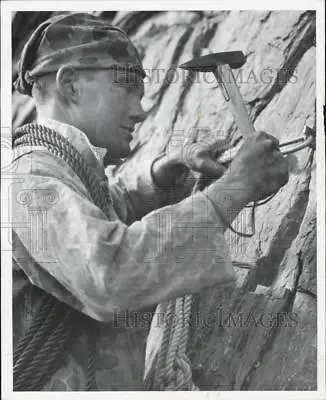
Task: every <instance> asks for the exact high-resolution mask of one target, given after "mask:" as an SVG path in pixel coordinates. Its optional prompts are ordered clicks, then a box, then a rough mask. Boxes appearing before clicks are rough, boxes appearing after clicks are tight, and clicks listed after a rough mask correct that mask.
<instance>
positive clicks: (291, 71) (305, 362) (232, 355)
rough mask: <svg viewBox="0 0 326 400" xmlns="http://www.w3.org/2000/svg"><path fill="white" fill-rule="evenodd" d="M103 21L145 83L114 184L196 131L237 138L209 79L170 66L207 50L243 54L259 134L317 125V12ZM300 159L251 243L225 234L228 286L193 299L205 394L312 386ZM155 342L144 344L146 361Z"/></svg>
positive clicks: (305, 195)
mask: <svg viewBox="0 0 326 400" xmlns="http://www.w3.org/2000/svg"><path fill="white" fill-rule="evenodd" d="M105 14H106V15H104V16H105V17H107V18H108V19H109V20H113V24H119V25H120V26H121V27H122V28H124V29H126V30H127V32H128V33H129V34H130V35H131V37H132V39H133V40H134V42H135V43H136V45H137V46H138V48H139V50H140V53H141V56H142V58H143V64H144V67H145V69H146V70H147V74H148V77H147V78H146V84H145V98H144V101H143V105H144V108H145V110H146V111H147V119H146V120H145V122H144V123H143V124H141V126H139V127H138V129H137V131H136V132H135V135H134V141H133V145H134V150H133V152H132V156H131V158H130V159H129V160H128V161H126V162H124V163H123V164H122V165H121V166H120V167H115V168H109V169H108V174H110V175H111V176H117V175H119V176H121V177H123V178H124V179H128V175H129V174H133V173H135V171H140V168H141V161H142V160H144V159H146V158H147V159H148V158H153V157H155V156H156V155H157V154H159V153H160V152H161V151H164V150H166V151H168V150H169V148H170V146H177V145H180V143H181V142H182V140H183V139H184V138H185V137H187V136H189V135H190V134H192V133H193V131H194V129H195V130H196V131H197V132H198V140H205V139H206V138H208V137H209V136H210V135H213V136H217V135H222V136H224V137H226V138H228V139H230V140H231V139H232V138H235V137H236V136H237V135H238V134H239V131H238V130H237V128H236V126H235V124H234V122H233V118H232V115H231V114H230V112H229V111H228V109H227V105H226V103H225V101H224V99H223V96H222V95H221V93H220V91H219V89H217V88H216V84H215V83H214V80H213V75H212V76H211V75H209V74H205V75H204V74H201V75H200V74H195V73H188V72H184V71H182V70H180V69H177V66H178V65H180V64H182V63H183V62H186V61H188V60H190V59H192V58H194V57H196V56H200V55H202V54H203V49H205V48H209V49H210V50H211V51H212V52H218V51H233V50H241V51H243V52H244V54H245V55H246V57H247V62H246V64H245V65H244V66H243V67H242V68H241V69H238V70H235V76H236V81H237V83H238V85H239V88H240V91H241V93H242V95H243V97H244V99H245V101H246V104H247V108H248V110H249V112H250V115H251V117H252V120H253V121H254V126H255V128H256V129H257V130H258V129H261V130H264V131H266V132H269V133H271V134H273V135H275V136H276V137H277V138H278V139H279V140H280V142H283V141H287V140H290V139H293V138H295V137H298V136H299V135H300V134H301V132H302V129H303V127H304V125H305V124H307V125H310V126H311V127H314V126H315V90H316V88H315V81H316V77H315V62H316V61H315V58H316V51H315V13H314V12H312V11H262V12H260V11H259V12H258V11H239V12H238V11H219V12H160V13H155V12H137V13H129V12H128V13H119V12H118V13H116V14H114V13H105ZM42 17H43V16H42ZM15 18H17V16H16V17H15ZM14 22H15V21H14ZM34 22H35V21H34ZM34 22H33V23H34ZM37 22H39V21H37ZM32 25H33V24H32ZM14 26H15V25H14ZM33 28H34V26H33ZM15 37H16V36H15ZM206 51H207V50H206ZM208 51H209V50H208ZM18 53H19V46H18V45H17V46H16V52H15V54H16V55H15V57H16V58H17V55H18ZM33 110H34V106H33V103H32V101H31V100H29V99H27V98H26V99H25V98H22V97H21V96H20V95H18V94H16V93H14V95H13V123H14V126H18V125H20V124H22V123H23V122H26V121H28V120H31V119H33V117H34V111H33ZM308 156H309V151H308V150H303V151H301V152H299V153H297V154H296V158H297V165H296V168H295V171H296V172H295V173H293V174H292V175H291V176H290V180H289V183H288V184H287V185H286V186H285V187H283V188H282V189H281V190H280V191H279V193H278V194H277V195H276V196H275V197H274V198H273V199H272V200H271V201H269V202H268V203H267V204H266V205H262V206H260V207H259V208H258V209H257V213H256V233H255V235H254V236H253V237H252V238H249V239H246V238H242V237H241V238H239V237H237V236H236V235H234V234H233V233H231V232H227V238H228V241H229V243H230V251H231V256H232V260H233V261H234V268H235V269H236V271H237V277H238V279H237V283H236V288H232V290H230V288H223V287H221V286H219V287H216V288H214V287H212V288H209V289H207V290H204V291H203V292H201V293H198V294H196V295H195V297H194V306H193V314H194V315H195V314H196V315H199V316H200V318H199V319H198V320H196V323H190V325H191V334H190V341H189V345H188V355H189V357H190V359H191V361H192V365H193V377H194V381H195V383H196V384H197V385H198V386H199V388H200V389H201V390H316V388H317V376H316V375H317V372H316V371H317V344H316V337H317V321H316V320H317V311H316V295H317V289H316V172H315V163H313V164H312V167H311V168H308V169H307V168H305V164H306V162H307V159H308ZM248 215H249V213H248V212H247V211H244V212H242V213H241V214H240V215H239V217H238V218H237V220H236V221H235V223H234V226H235V227H236V228H237V229H238V230H242V231H248V230H249V229H250V224H249V220H248ZM159 344H160V342H159V340H157V341H155V343H154V342H150V343H149V346H150V347H151V349H152V351H154V353H155V351H156V350H157V348H158V346H159Z"/></svg>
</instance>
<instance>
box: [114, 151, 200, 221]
mask: <svg viewBox="0 0 326 400" xmlns="http://www.w3.org/2000/svg"><path fill="white" fill-rule="evenodd" d="M152 162H153V160H147V159H146V160H144V161H143V162H142V165H141V167H140V166H138V168H137V170H138V171H142V173H141V174H140V173H139V172H138V173H137V174H130V173H129V174H128V175H126V174H122V175H119V176H117V177H115V178H110V193H111V197H112V200H113V203H114V208H115V211H116V212H117V214H118V215H119V218H120V219H121V220H122V221H124V222H125V223H127V224H130V223H132V222H134V221H136V220H139V219H141V218H142V217H143V216H144V215H146V214H147V213H149V212H150V211H153V210H155V209H157V208H160V207H163V206H166V205H169V204H174V203H176V202H178V201H180V200H182V199H183V198H185V197H186V196H188V195H189V194H190V193H191V188H192V185H193V184H194V182H193V181H192V180H191V178H190V177H188V175H187V174H185V177H184V179H182V182H181V184H180V182H179V185H178V186H177V187H174V186H171V187H170V188H164V189H162V188H159V187H158V186H156V184H155V183H154V182H153V179H152V177H151V172H150V171H151V165H152Z"/></svg>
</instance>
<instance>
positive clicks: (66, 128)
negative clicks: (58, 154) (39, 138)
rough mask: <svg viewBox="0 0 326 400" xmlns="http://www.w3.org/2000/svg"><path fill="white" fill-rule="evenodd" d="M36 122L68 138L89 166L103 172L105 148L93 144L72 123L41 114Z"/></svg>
mask: <svg viewBox="0 0 326 400" xmlns="http://www.w3.org/2000/svg"><path fill="white" fill-rule="evenodd" d="M37 123H38V124H40V125H44V126H46V127H48V128H51V129H54V130H55V131H56V132H58V133H59V134H60V135H62V136H63V137H64V138H66V139H67V140H69V142H70V143H71V144H72V145H73V146H74V147H75V148H76V150H78V151H79V153H80V154H81V155H82V156H83V158H84V159H85V161H86V162H87V164H88V165H89V167H91V168H93V169H95V170H97V171H98V172H101V173H103V172H104V164H103V159H104V156H105V154H106V149H102V148H100V147H95V146H93V145H92V144H91V142H90V141H89V139H88V137H87V136H86V134H85V133H84V132H83V131H81V130H80V129H78V128H76V127H75V126H73V125H69V124H65V123H63V122H59V121H57V120H54V119H50V118H46V117H41V116H40V117H38V118H37Z"/></svg>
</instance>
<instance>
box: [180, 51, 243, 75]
mask: <svg viewBox="0 0 326 400" xmlns="http://www.w3.org/2000/svg"><path fill="white" fill-rule="evenodd" d="M245 62H246V57H245V55H244V54H243V52H242V51H225V52H222V53H212V54H207V55H205V56H201V57H197V58H193V59H192V60H190V61H188V62H186V63H184V64H181V65H179V68H182V69H188V70H192V71H203V72H210V71H211V72H213V71H215V70H216V67H217V66H218V65H220V64H228V65H229V66H230V68H232V69H234V68H240V67H242V65H243V64H244V63H245Z"/></svg>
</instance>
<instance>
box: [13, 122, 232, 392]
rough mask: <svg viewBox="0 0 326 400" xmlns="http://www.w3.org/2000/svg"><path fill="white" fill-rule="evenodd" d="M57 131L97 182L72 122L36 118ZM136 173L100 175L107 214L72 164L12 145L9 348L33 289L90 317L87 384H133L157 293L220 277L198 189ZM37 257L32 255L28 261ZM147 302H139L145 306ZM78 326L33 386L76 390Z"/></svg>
mask: <svg viewBox="0 0 326 400" xmlns="http://www.w3.org/2000/svg"><path fill="white" fill-rule="evenodd" d="M39 122H40V123H42V124H43V125H47V126H49V127H50V128H53V129H55V130H56V131H57V132H59V133H60V134H61V135H63V136H64V137H66V138H67V139H68V140H69V141H70V142H71V143H72V144H73V145H74V146H75V148H76V149H77V150H78V151H79V152H80V153H81V154H82V156H83V157H84V159H85V160H86V162H87V163H88V166H89V167H90V168H91V169H92V170H93V172H94V173H96V174H97V176H99V177H100V178H101V180H102V183H103V184H104V185H107V184H108V180H107V177H106V175H105V171H104V167H103V164H102V163H101V157H99V156H98V154H97V153H96V151H95V150H94V148H92V146H91V145H90V143H89V141H88V139H87V137H86V135H85V134H84V133H83V132H81V131H80V130H79V129H77V128H75V127H73V126H70V125H66V124H62V123H59V122H57V121H54V120H44V119H43V120H42V121H39ZM151 161H152V160H144V166H143V171H144V173H143V174H142V175H141V176H136V175H135V176H130V177H129V178H130V179H128V184H127V185H124V184H123V182H122V181H121V180H120V179H117V180H116V181H115V182H110V185H109V191H110V196H111V206H112V212H111V215H112V217H111V218H110V219H108V218H107V217H106V216H105V215H104V214H103V212H102V211H101V210H100V209H99V208H98V207H96V206H95V205H94V203H93V202H92V200H91V198H90V195H89V193H88V191H87V190H86V188H85V187H84V185H83V184H82V182H81V180H80V179H79V178H78V176H77V175H76V174H75V172H74V171H73V170H72V169H71V168H70V167H69V166H68V165H67V164H66V163H65V162H64V161H63V160H61V159H60V158H58V157H56V156H54V155H52V154H50V153H49V152H48V151H47V150H46V149H45V148H42V147H32V148H30V147H29V148H27V147H25V148H19V147H18V148H17V154H15V163H16V175H15V179H14V181H13V189H12V196H13V197H12V199H13V202H12V207H13V211H12V214H13V223H14V226H15V232H16V234H17V236H18V238H19V240H20V242H21V243H22V246H20V247H19V248H15V247H14V246H13V257H14V258H16V259H20V260H23V262H21V263H20V265H22V266H23V267H20V268H17V267H15V264H13V313H14V314H13V345H14V349H15V346H16V345H17V342H18V340H19V338H21V337H22V335H23V334H24V332H25V331H26V329H27V327H28V326H29V324H30V321H31V320H32V319H33V318H34V317H35V315H36V314H37V312H38V310H39V307H40V296H39V289H38V288H41V289H43V290H45V291H47V292H48V293H50V294H52V295H53V296H55V297H56V298H58V299H59V300H61V301H63V302H65V303H66V304H68V305H70V306H71V307H73V308H75V309H77V310H79V311H81V312H82V313H84V314H86V315H88V316H89V317H91V318H92V319H94V320H97V321H100V322H99V323H98V332H97V334H98V340H97V342H96V354H95V370H96V374H95V376H96V384H97V390H142V380H143V373H144V364H145V347H146V337H147V334H148V331H149V327H150V319H151V318H150V316H151V315H152V313H151V312H149V310H150V311H152V310H154V308H153V307H155V305H157V304H158V303H161V302H163V301H165V300H167V299H171V298H175V297H177V296H180V295H183V294H185V293H194V292H198V291H199V290H201V289H203V288H205V287H208V286H211V285H214V284H217V283H222V282H226V281H230V280H234V272H233V269H232V265H231V263H230V260H229V256H228V251H227V246H226V243H225V238H224V235H223V232H222V231H219V230H218V229H217V228H216V226H221V221H220V220H219V217H218V215H217V214H216V212H215V210H214V208H213V206H212V204H211V203H210V201H209V200H208V199H207V198H206V196H205V195H204V194H203V193H196V194H194V195H192V196H190V197H187V198H185V199H184V200H182V201H180V202H179V203H177V204H167V203H168V196H167V194H166V193H164V192H163V191H162V190H161V189H159V188H157V187H156V186H155V185H154V184H153V183H152V181H151V177H150V164H151ZM34 260H35V261H36V262H37V264H36V263H35V262H34ZM146 311H147V312H146ZM87 335H88V333H87V332H81V333H80V335H78V336H77V337H76V338H75V340H74V343H73V345H72V346H71V348H69V355H68V357H67V359H66V362H65V363H64V365H62V367H61V368H60V369H59V370H58V371H57V372H56V373H55V374H54V375H53V376H52V378H51V379H50V381H49V382H48V383H47V384H46V385H45V386H44V387H43V390H85V380H86V365H87V351H86V350H85V349H86V347H85V346H86V342H87Z"/></svg>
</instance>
